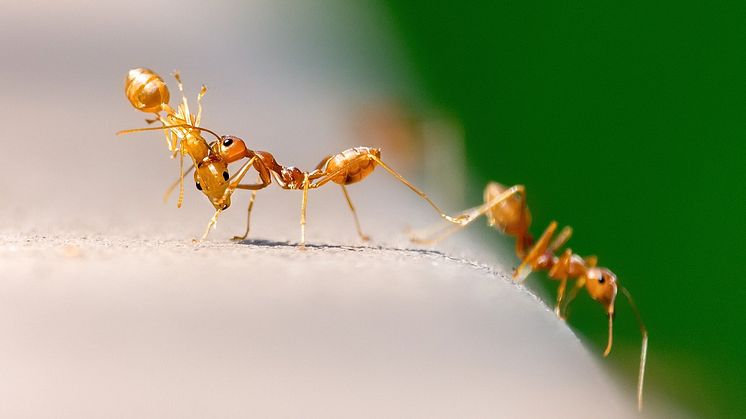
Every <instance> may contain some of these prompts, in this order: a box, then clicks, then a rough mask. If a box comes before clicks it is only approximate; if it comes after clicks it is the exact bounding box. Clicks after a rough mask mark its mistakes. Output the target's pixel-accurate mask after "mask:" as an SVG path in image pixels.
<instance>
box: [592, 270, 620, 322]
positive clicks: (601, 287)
mask: <svg viewBox="0 0 746 419" xmlns="http://www.w3.org/2000/svg"><path fill="white" fill-rule="evenodd" d="M586 278H587V281H586V283H585V286H586V289H587V290H588V294H590V296H591V298H593V299H594V300H596V301H598V302H599V303H601V305H603V306H604V308H605V309H606V312H607V313H608V314H609V315H610V316H611V315H613V314H614V300H615V299H616V292H617V284H616V275H615V274H614V272H611V271H610V270H608V269H606V268H590V269H588V273H587V274H586Z"/></svg>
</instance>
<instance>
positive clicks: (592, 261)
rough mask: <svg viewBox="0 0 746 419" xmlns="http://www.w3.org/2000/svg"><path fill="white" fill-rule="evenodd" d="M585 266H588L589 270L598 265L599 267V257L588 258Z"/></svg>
mask: <svg viewBox="0 0 746 419" xmlns="http://www.w3.org/2000/svg"><path fill="white" fill-rule="evenodd" d="M585 264H586V265H588V267H589V268H595V267H596V265H598V257H597V256H588V257H586V258H585Z"/></svg>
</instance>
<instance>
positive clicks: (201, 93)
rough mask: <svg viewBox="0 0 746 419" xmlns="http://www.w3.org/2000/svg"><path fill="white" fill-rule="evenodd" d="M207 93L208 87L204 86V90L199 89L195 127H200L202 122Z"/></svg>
mask: <svg viewBox="0 0 746 419" xmlns="http://www.w3.org/2000/svg"><path fill="white" fill-rule="evenodd" d="M205 93H207V86H205V85H204V84H203V85H202V88H201V89H199V93H198V94H197V117H196V118H194V125H195V126H199V123H200V121H201V120H202V98H203V97H205Z"/></svg>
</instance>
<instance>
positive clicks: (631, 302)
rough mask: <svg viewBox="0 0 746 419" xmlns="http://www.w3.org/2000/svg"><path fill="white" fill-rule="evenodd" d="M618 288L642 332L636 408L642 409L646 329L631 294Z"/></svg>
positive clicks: (646, 351) (646, 350) (646, 354)
mask: <svg viewBox="0 0 746 419" xmlns="http://www.w3.org/2000/svg"><path fill="white" fill-rule="evenodd" d="M619 289H620V290H621V291H622V294H624V296H625V297H627V301H629V305H630V307H632V311H634V313H635V317H637V323H638V324H639V326H640V333H641V334H642V345H641V347H640V372H639V376H638V378H637V409H638V410H639V411H642V385H643V382H644V380H645V362H646V361H647V357H648V329H647V328H646V327H645V324H644V323H643V322H642V317H640V312H639V311H638V310H637V305H636V304H635V301H634V300H633V299H632V295H631V294H630V293H629V291H627V289H626V288H624V287H623V286H621V285H620V286H619Z"/></svg>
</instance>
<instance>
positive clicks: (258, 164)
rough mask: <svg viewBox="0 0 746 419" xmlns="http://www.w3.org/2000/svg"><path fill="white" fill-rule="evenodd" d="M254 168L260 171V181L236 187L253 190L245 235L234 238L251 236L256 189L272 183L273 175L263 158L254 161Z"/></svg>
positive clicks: (239, 238) (241, 238) (242, 238)
mask: <svg viewBox="0 0 746 419" xmlns="http://www.w3.org/2000/svg"><path fill="white" fill-rule="evenodd" d="M254 168H255V169H256V170H257V172H259V181H260V183H254V184H243V185H241V184H239V185H237V186H236V189H245V190H249V191H251V198H250V199H249V208H248V210H247V211H246V212H247V214H246V231H245V232H244V234H243V236H233V240H246V238H247V237H249V229H250V228H251V210H252V209H254V200H255V199H256V191H258V190H259V189H264V188H266V187H267V186H269V184H270V183H272V176H271V175H270V174H269V170H268V169H267V167H266V166H265V165H264V163H263V162H262V160H261V159H257V160H256V161H255V162H254Z"/></svg>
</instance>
